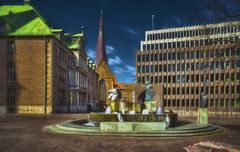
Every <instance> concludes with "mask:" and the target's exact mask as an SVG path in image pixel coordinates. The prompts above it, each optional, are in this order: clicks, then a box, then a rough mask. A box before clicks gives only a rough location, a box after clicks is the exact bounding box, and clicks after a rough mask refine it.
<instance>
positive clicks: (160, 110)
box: [156, 106, 163, 114]
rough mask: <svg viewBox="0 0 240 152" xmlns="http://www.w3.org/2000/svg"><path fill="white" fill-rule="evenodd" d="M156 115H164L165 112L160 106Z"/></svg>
mask: <svg viewBox="0 0 240 152" xmlns="http://www.w3.org/2000/svg"><path fill="white" fill-rule="evenodd" d="M156 113H157V114H162V113H163V110H162V108H161V107H160V106H158V108H157V112H156Z"/></svg>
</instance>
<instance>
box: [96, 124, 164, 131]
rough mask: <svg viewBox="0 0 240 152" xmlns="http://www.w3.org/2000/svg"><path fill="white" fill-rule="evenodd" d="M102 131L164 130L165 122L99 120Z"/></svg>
mask: <svg viewBox="0 0 240 152" xmlns="http://www.w3.org/2000/svg"><path fill="white" fill-rule="evenodd" d="M100 130H101V131H104V132H134V131H136V132H151V131H163V130H166V123H165V122H101V123H100Z"/></svg>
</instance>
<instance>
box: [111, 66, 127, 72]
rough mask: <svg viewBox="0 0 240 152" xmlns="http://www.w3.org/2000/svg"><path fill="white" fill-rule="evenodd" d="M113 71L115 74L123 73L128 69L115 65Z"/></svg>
mask: <svg viewBox="0 0 240 152" xmlns="http://www.w3.org/2000/svg"><path fill="white" fill-rule="evenodd" d="M113 71H114V73H115V74H123V73H125V72H126V69H124V68H122V67H117V66H116V67H114V68H113Z"/></svg>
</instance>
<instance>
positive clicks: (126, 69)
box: [0, 0, 239, 82]
mask: <svg viewBox="0 0 240 152" xmlns="http://www.w3.org/2000/svg"><path fill="white" fill-rule="evenodd" d="M0 3H1V4H22V3H23V0H0ZM31 4H32V5H33V6H34V7H35V8H36V9H37V10H38V11H39V12H40V14H41V15H42V16H43V17H44V18H45V19H46V20H47V21H48V22H49V24H50V25H51V26H52V27H54V28H62V29H63V30H64V31H65V32H67V33H68V32H70V33H76V32H80V31H81V26H84V27H85V33H86V36H87V51H88V54H89V56H90V57H92V58H94V57H95V50H96V40H97V35H98V25H99V16H100V10H101V9H102V10H103V17H104V27H105V41H106V48H107V55H108V59H109V65H110V67H111V69H112V71H113V72H114V73H115V74H116V75H117V79H118V81H120V82H132V81H133V77H132V75H134V73H135V53H136V51H137V50H138V49H139V48H140V41H141V40H143V39H144V32H145V31H146V30H150V29H151V16H152V14H154V15H155V27H156V29H158V28H166V27H178V26H186V25H193V24H203V23H205V22H214V20H213V18H215V14H218V16H219V14H220V15H223V16H225V15H229V14H231V13H232V14H233V13H236V12H237V11H238V10H239V9H238V8H239V5H238V1H237V0H147V1H140V0H84V1H83V0H31ZM216 6H217V7H218V8H221V11H220V13H219V12H218V10H215V9H216V8H215V7H216ZM222 12H223V13H222ZM221 13H222V14H221ZM206 18H207V19H208V20H206V21H205V19H206ZM203 20H204V21H203ZM94 60H95V59H94ZM134 78H135V77H134Z"/></svg>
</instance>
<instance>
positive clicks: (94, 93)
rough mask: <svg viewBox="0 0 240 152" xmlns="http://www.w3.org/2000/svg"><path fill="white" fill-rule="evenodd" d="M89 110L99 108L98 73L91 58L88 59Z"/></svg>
mask: <svg viewBox="0 0 240 152" xmlns="http://www.w3.org/2000/svg"><path fill="white" fill-rule="evenodd" d="M87 65H88V73H87V105H88V107H87V111H97V110H98V96H99V94H98V74H97V72H96V65H95V64H94V63H93V61H91V60H90V59H89V58H88V59H87Z"/></svg>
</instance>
